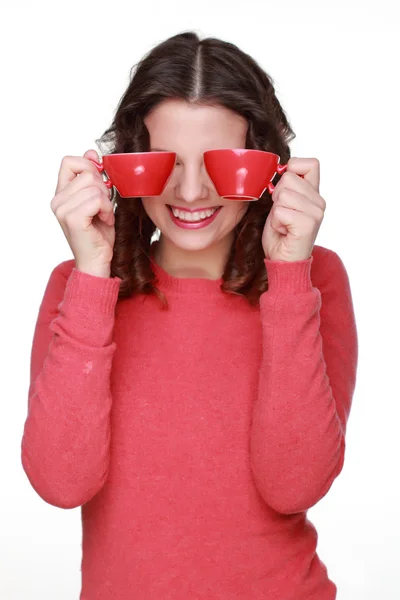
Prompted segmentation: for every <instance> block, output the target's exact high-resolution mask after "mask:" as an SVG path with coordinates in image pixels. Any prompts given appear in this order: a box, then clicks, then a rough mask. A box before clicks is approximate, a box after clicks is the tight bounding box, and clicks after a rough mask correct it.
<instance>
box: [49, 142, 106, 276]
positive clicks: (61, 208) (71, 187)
mask: <svg viewBox="0 0 400 600" xmlns="http://www.w3.org/2000/svg"><path fill="white" fill-rule="evenodd" d="M89 158H91V159H94V160H96V161H97V162H99V156H98V154H97V152H96V151H95V150H88V151H87V152H85V154H84V155H83V157H80V156H65V157H64V158H63V159H62V161H61V167H60V171H59V174H58V182H57V188H56V193H55V196H54V198H53V199H52V201H51V204H50V206H51V209H52V211H53V212H54V214H55V215H56V217H57V219H58V222H59V223H60V225H61V229H62V230H63V232H64V235H65V237H66V238H67V241H68V244H69V245H70V247H71V250H72V252H73V255H74V257H75V266H76V268H77V269H78V270H79V271H83V272H85V273H88V274H90V275H96V276H98V277H109V276H110V269H111V267H110V264H111V259H112V257H113V253H114V242H115V227H114V225H115V216H114V211H113V205H112V202H111V200H110V190H109V189H108V188H107V186H106V184H105V182H104V180H103V178H102V176H101V174H100V173H99V172H98V170H97V168H96V167H95V165H94V164H93V163H92V162H91V161H90V160H89Z"/></svg>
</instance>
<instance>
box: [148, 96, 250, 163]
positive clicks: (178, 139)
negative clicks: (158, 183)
mask: <svg viewBox="0 0 400 600" xmlns="http://www.w3.org/2000/svg"><path fill="white" fill-rule="evenodd" d="M144 122H145V125H146V127H147V129H148V130H149V134H150V142H151V146H152V148H153V147H154V148H155V147H157V148H163V149H165V150H171V151H175V152H185V151H187V152H191V151H196V150H197V151H199V152H204V151H205V150H207V149H211V148H218V147H220V148H222V147H223V148H243V147H244V145H245V140H246V133H247V128H248V123H247V121H246V119H245V118H244V117H242V116H241V115H239V114H237V113H235V112H234V111H232V110H229V109H227V108H226V107H224V106H221V105H218V104H215V105H212V106H211V105H201V104H194V103H193V104H190V103H188V102H186V101H184V100H177V99H168V100H165V101H163V102H162V103H160V104H158V105H157V106H156V107H155V108H153V110H152V111H151V112H150V113H149V114H148V115H147V116H146V117H145V119H144Z"/></svg>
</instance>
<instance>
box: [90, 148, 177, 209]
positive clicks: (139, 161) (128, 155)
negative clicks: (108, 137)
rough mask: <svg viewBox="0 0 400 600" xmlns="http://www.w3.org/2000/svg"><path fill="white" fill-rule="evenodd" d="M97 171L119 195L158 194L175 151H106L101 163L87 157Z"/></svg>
mask: <svg viewBox="0 0 400 600" xmlns="http://www.w3.org/2000/svg"><path fill="white" fill-rule="evenodd" d="M89 160H91V161H92V163H93V164H94V165H95V167H96V168H97V170H98V171H99V173H103V172H104V171H105V173H106V175H107V177H108V179H107V180H105V181H104V183H105V185H106V186H107V187H108V188H109V189H110V188H112V187H113V186H114V187H115V188H116V189H117V191H118V193H119V195H120V196H121V198H135V197H141V196H160V194H162V192H163V190H164V187H165V186H166V184H167V182H168V179H169V178H170V176H171V174H172V170H173V168H174V165H175V161H176V153H175V152H125V153H122V154H105V155H104V156H103V163H102V164H101V163H98V162H97V161H96V160H93V159H91V158H90V159H89Z"/></svg>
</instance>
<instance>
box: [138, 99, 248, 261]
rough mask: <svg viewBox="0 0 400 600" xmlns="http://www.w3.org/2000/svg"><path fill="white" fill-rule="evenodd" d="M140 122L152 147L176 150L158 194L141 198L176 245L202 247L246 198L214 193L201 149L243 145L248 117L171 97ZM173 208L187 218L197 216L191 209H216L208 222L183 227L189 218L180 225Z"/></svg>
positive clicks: (235, 216) (236, 215)
mask: <svg viewBox="0 0 400 600" xmlns="http://www.w3.org/2000/svg"><path fill="white" fill-rule="evenodd" d="M144 122H145V125H146V127H147V129H148V131H149V134H150V144H151V147H150V150H152V151H159V150H162V151H169V152H176V154H177V157H176V165H175V167H174V170H173V172H172V175H171V177H170V179H169V180H168V183H167V185H166V187H165V188H164V191H163V193H162V194H161V196H157V197H143V198H142V200H143V206H144V209H145V211H146V213H147V214H148V216H149V217H150V219H151V220H152V221H153V223H154V224H155V225H156V226H157V227H158V228H159V229H160V231H161V233H162V235H163V236H165V238H167V239H168V240H169V241H170V242H172V243H173V244H174V245H175V246H177V247H178V248H180V249H186V250H203V249H205V248H208V247H210V246H212V245H214V244H215V243H217V242H220V241H221V240H222V239H223V238H225V237H226V236H229V234H230V233H231V232H232V231H233V229H234V227H235V226H236V225H237V223H238V222H239V221H240V220H241V218H242V217H243V216H244V214H245V212H246V209H247V207H248V204H249V203H248V202H245V201H236V200H235V201H230V200H224V199H223V198H221V197H220V196H218V194H217V192H216V190H215V187H214V184H213V183H212V181H211V179H210V177H209V176H208V174H207V171H206V169H205V166H204V162H203V152H205V151H206V150H212V149H214V148H244V147H245V143H246V134H247V128H248V124H247V121H246V119H244V117H241V116H240V115H238V114H236V113H234V112H233V111H230V110H228V109H227V108H225V107H223V106H219V105H218V106H200V105H198V104H188V103H186V102H185V101H183V100H176V99H171V100H170V99H169V100H165V101H163V102H162V103H160V104H158V105H157V106H156V107H155V108H154V109H153V110H152V111H151V112H150V113H149V114H148V115H147V116H146V117H145V119H144ZM219 207H221V208H219ZM172 208H174V209H175V208H176V209H179V211H182V213H183V214H181V213H180V212H179V213H178V218H179V217H180V216H181V217H183V218H185V217H186V218H190V219H191V221H190V223H193V218H194V217H196V214H194V213H195V211H207V210H209V209H210V210H214V209H216V208H219V210H218V211H217V212H216V215H215V216H214V217H213V218H212V219H208V221H211V222H209V223H208V224H205V225H204V226H201V227H200V226H196V228H193V227H191V228H185V227H184V225H185V223H187V220H184V221H183V226H182V221H181V220H175V219H174V216H173V213H172ZM207 214H209V213H207ZM189 215H190V216H189ZM199 216H201V217H204V216H205V215H204V214H203V215H199ZM200 223H201V222H200Z"/></svg>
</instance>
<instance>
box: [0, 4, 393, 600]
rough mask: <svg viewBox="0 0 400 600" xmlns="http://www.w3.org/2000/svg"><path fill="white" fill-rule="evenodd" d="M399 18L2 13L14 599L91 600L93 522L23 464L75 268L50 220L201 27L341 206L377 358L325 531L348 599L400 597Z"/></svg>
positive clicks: (58, 9) (117, 9) (48, 8)
mask: <svg viewBox="0 0 400 600" xmlns="http://www.w3.org/2000/svg"><path fill="white" fill-rule="evenodd" d="M395 4H396V3H395V2H394V1H393V2H392V3H390V2H389V1H386V0H380V1H378V2H377V1H374V2H372V1H370V0H363V1H361V0H353V1H347V2H346V3H343V4H340V2H338V1H335V2H326V1H308V2H305V1H302V2H299V1H295V0H291V1H289V0H285V2H270V1H268V0H262V1H260V2H257V1H255V0H246V1H245V2H236V1H232V0H230V1H228V0H227V1H224V0H222V1H218V0H212V1H209V0H202V1H201V2H194V1H193V0H186V1H185V2H184V1H178V0H175V1H172V0H170V1H169V2H165V1H164V2H159V1H157V2H155V1H154V0H153V1H151V0H150V1H149V2H143V3H142V2H133V1H131V2H122V1H118V0H113V2H103V1H100V0H99V1H97V2H93V1H86V2H85V1H82V0H81V1H79V2H76V1H69V2H64V3H61V2H52V3H50V2H48V3H47V2H43V1H35V2H28V1H26V2H15V3H13V4H11V2H10V1H9V2H8V6H3V8H2V9H1V15H0V20H1V23H2V36H1V41H0V44H1V48H0V50H1V52H0V56H1V76H2V81H3V86H2V91H1V93H0V102H1V123H2V128H1V142H2V144H1V156H0V160H1V162H0V164H1V183H2V186H1V187H2V194H1V201H2V210H1V213H0V214H1V236H0V238H1V240H0V243H1V259H2V285H1V288H2V291H1V295H0V297H1V303H2V304H1V306H2V309H1V316H2V330H1V332H2V335H1V339H2V345H1V349H2V357H1V366H2V389H3V394H2V401H1V419H0V427H1V430H0V444H1V447H0V456H1V475H2V490H1V496H0V502H1V513H0V515H1V536H2V539H1V549H0V552H1V555H0V569H1V573H0V576H1V578H0V597H1V598H2V599H4V600H30V599H35V600H36V599H40V600H47V599H49V600H50V599H51V600H54V599H57V600H77V599H78V597H79V591H80V560H81V523H80V509H79V508H77V509H73V510H62V509H59V508H55V507H53V506H50V505H48V504H46V503H45V502H44V501H43V500H42V499H41V498H40V497H39V496H38V495H37V494H36V492H35V491H34V490H33V489H32V488H31V487H30V484H29V482H28V480H27V478H26V476H25V474H24V472H23V469H22V466H21V462H20V443H21V436H22V431H23V425H24V420H25V417H26V410H27V393H28V386H29V359H30V351H31V342H32V336H33V330H34V326H35V321H36V317H37V311H38V308H39V304H40V302H41V299H42V296H43V292H44V288H45V286H46V284H47V281H48V277H49V275H50V272H51V270H52V269H53V268H54V267H55V266H56V265H57V264H58V263H59V262H61V261H63V260H67V259H70V258H73V256H72V253H71V250H70V248H69V246H68V244H67V241H66V239H65V238H64V235H63V233H62V230H61V228H60V226H59V224H58V222H57V220H56V218H55V215H54V214H53V213H52V211H51V208H50V202H51V199H52V197H53V195H54V193H55V186H56V181H57V175H58V169H59V166H60V162H61V159H62V157H63V156H64V155H67V154H75V155H80V156H81V155H82V154H83V153H84V152H85V151H86V150H87V149H89V148H94V149H96V145H95V143H94V140H95V139H96V138H98V137H100V135H101V134H102V133H103V131H104V130H105V129H106V127H107V126H108V125H109V124H110V122H111V120H112V116H113V112H114V110H115V108H116V106H117V103H118V101H119V99H120V97H121V95H122V93H123V92H124V90H125V88H126V86H127V84H128V81H129V72H130V69H131V67H132V66H133V65H134V64H135V63H136V62H137V61H138V60H139V59H140V58H141V57H142V56H143V54H144V53H145V52H147V51H148V50H150V48H151V47H153V46H154V45H156V44H157V43H159V42H161V41H162V40H164V39H165V38H167V37H169V36H171V35H174V34H176V33H178V32H181V31H182V30H187V29H194V30H196V31H197V32H198V33H200V34H201V36H202V37H205V36H215V37H219V38H222V39H224V40H226V41H231V42H233V43H235V44H237V45H238V46H239V47H240V48H241V49H243V50H245V51H246V52H248V53H250V54H251V55H252V56H254V58H256V60H257V61H258V62H259V63H260V64H261V66H262V67H263V68H264V69H265V70H266V71H267V72H268V73H269V74H270V75H271V76H272V77H273V79H274V81H275V87H276V92H277V95H278V98H279V100H280V102H281V103H282V106H283V108H284V109H285V111H286V112H287V114H288V117H289V120H290V123H291V125H292V127H293V129H294V130H295V132H296V134H297V137H296V139H295V140H294V141H293V142H292V143H291V149H292V156H303V157H310V156H315V157H317V158H318V159H319V160H320V163H321V187H320V193H321V195H322V196H323V197H324V198H325V200H326V202H327V209H326V212H325V218H324V221H323V224H322V227H321V229H320V232H319V235H318V238H317V241H316V243H317V244H319V245H322V246H325V247H328V248H331V249H333V250H335V251H336V252H337V253H338V254H339V256H340V257H341V258H342V260H343V261H344V264H345V266H346V268H347V271H348V274H349V277H350V282H351V287H352V293H353V301H354V307H355V311H356V318H357V327H358V333H359V347H360V354H359V368H358V379H357V388H356V392H355V395H354V400H353V408H352V411H351V414H350V420H349V424H348V429H347V453H346V460H345V465H344V468H343V471H342V473H341V475H340V476H339V478H338V479H337V480H336V481H335V482H334V484H333V486H332V488H331V490H330V491H329V493H328V495H327V496H326V497H325V498H323V500H321V502H319V503H318V505H316V506H315V507H313V508H312V509H311V510H310V511H309V513H308V516H309V519H310V520H311V521H312V522H313V523H314V524H315V526H316V527H317V530H318V533H319V543H318V548H317V551H318V553H319V555H320V558H321V559H322V560H323V561H324V562H325V564H326V565H327V568H328V572H329V575H330V577H331V578H332V579H333V581H335V583H336V584H337V586H338V588H339V592H338V600H358V599H360V600H377V599H378V598H379V600H380V599H384V600H395V599H398V598H400V575H399V570H400V550H399V546H400V526H399V516H398V514H399V512H398V511H399V506H400V492H399V486H398V475H399V468H398V459H399V456H400V452H399V450H400V444H399V433H398V432H399V417H400V411H399V401H400V393H399V383H398V373H399V367H398V362H399V346H398V342H399V333H400V331H399V330H400V327H399V317H398V309H399V294H398V291H399V287H398V278H399V257H400V246H399V241H400V231H399V218H400V212H399V152H398V136H399V106H400V97H399V93H398V79H399V60H398V56H399V55H400V54H399V52H400V48H399V43H398V39H399V29H400V27H399V20H398V17H396V16H395V12H394V8H395ZM396 54H397V58H395V55H396ZM116 600H118V599H116ZM149 600H150V599H149ZM152 600H153V599H152ZM160 600H161V599H160ZM188 600H189V599H188ZM210 600H211V599H210ZM227 600H229V599H227ZM266 600H267V599H266ZM282 600H283V599H282Z"/></svg>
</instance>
